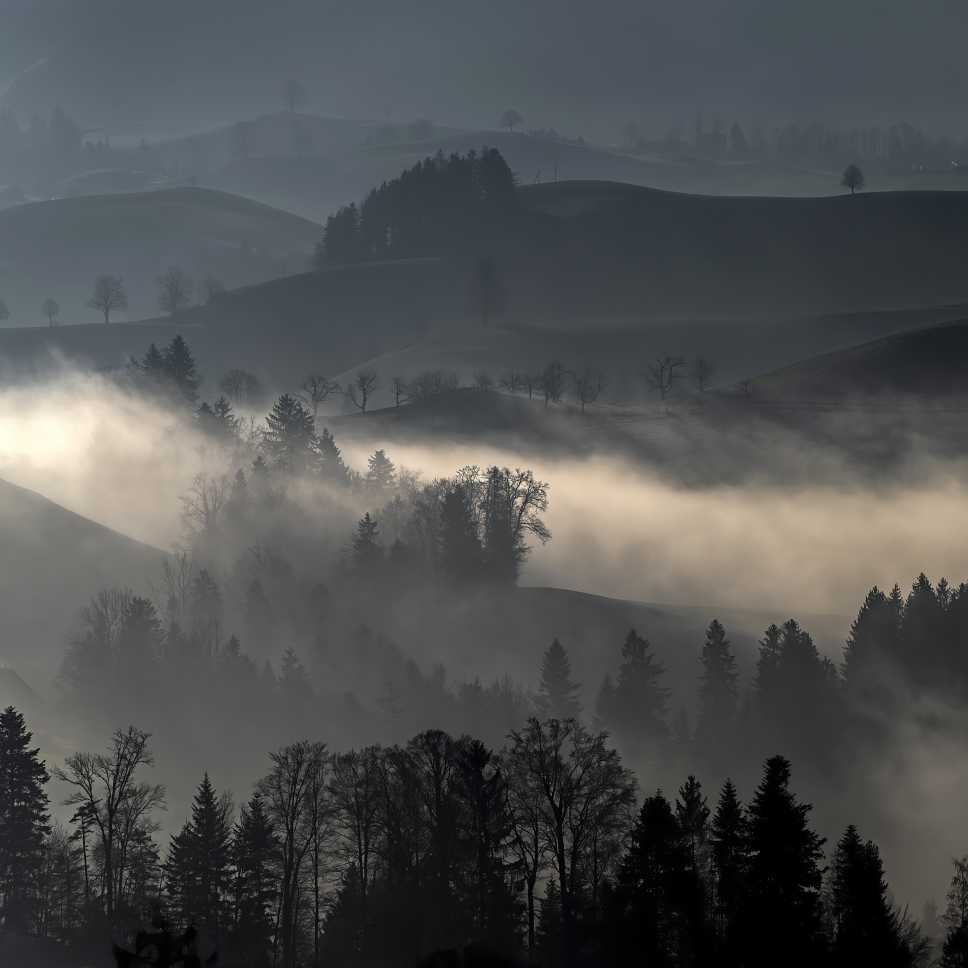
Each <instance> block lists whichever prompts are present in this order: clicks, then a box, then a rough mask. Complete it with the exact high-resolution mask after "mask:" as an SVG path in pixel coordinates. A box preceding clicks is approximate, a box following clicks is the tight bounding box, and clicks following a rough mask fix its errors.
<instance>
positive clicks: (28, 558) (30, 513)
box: [0, 481, 163, 683]
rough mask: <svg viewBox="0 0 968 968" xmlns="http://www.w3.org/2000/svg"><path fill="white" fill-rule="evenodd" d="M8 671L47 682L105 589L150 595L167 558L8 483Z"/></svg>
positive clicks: (0, 641)
mask: <svg viewBox="0 0 968 968" xmlns="http://www.w3.org/2000/svg"><path fill="white" fill-rule="evenodd" d="M0 548H2V552H0V665H3V664H5V663H8V664H10V665H11V666H13V667H14V668H15V669H17V670H18V672H20V673H21V674H22V675H23V676H24V678H25V679H26V680H27V681H28V682H34V683H44V682H46V680H47V677H48V676H49V674H50V672H51V671H52V668H53V664H54V663H55V662H56V661H57V660H58V659H59V657H60V655H61V654H62V653H63V648H64V645H65V644H66V640H67V639H66V636H67V633H68V632H69V630H70V627H71V625H72V624H73V622H74V619H75V617H76V614H77V611H78V609H79V608H80V607H81V606H83V605H84V604H85V603H86V602H87V600H88V599H89V598H90V597H91V596H92V595H93V594H95V593H96V592H97V591H98V590H99V589H101V588H103V587H107V586H111V585H126V586H129V587H133V588H135V589H136V590H141V591H142V592H143V591H144V590H145V587H146V585H147V584H148V582H149V581H151V580H154V579H155V578H156V577H157V575H158V570H159V566H160V564H161V561H162V557H163V554H162V552H160V551H158V550H157V549H155V548H152V547H149V546H148V545H143V544H141V543H139V542H137V541H133V540H132V539H130V538H127V537H125V536H124V535H122V534H118V533H117V532H115V531H112V530H110V529H109V528H105V527H103V526H102V525H99V524H96V523H95V522H93V521H90V520H88V519H87V518H83V517H81V516H80V515H77V514H74V513H73V512H71V511H68V510H66V509H65V508H62V507H60V506H59V505H57V504H54V503H53V502H51V501H48V500H47V499H46V498H44V497H42V496H41V495H39V494H36V493H34V492H33V491H28V490H26V489H24V488H21V487H17V486H15V485H13V484H9V483H7V482H6V481H0Z"/></svg>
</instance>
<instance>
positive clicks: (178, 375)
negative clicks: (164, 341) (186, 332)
mask: <svg viewBox="0 0 968 968" xmlns="http://www.w3.org/2000/svg"><path fill="white" fill-rule="evenodd" d="M162 355H163V358H164V372H165V377H166V378H167V380H168V382H169V384H170V385H171V387H172V388H173V389H174V391H175V392H176V393H177V394H178V396H180V397H181V398H182V399H183V400H184V401H185V402H186V403H190V404H194V403H195V402H196V401H197V400H198V372H197V370H196V368H195V359H194V357H193V356H192V354H191V350H189V348H188V344H187V343H186V342H185V340H184V338H183V337H182V336H181V334H178V335H177V336H175V337H174V338H173V339H172V341H171V342H170V343H169V344H168V345H167V346H166V347H165V351H164V353H163V354H162Z"/></svg>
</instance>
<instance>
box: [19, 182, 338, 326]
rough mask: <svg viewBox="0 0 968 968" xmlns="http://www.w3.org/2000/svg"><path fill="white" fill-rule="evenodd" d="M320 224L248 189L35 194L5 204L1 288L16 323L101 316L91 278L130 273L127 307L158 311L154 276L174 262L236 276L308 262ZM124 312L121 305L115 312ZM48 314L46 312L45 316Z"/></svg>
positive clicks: (260, 275) (192, 270)
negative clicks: (244, 193) (45, 307)
mask: <svg viewBox="0 0 968 968" xmlns="http://www.w3.org/2000/svg"><path fill="white" fill-rule="evenodd" d="M320 231H321V230H320V228H319V226H317V225H316V224H315V223H313V222H309V221H307V220H305V219H302V218H299V217H298V216H295V215H291V214H290V213H288V212H282V211H279V210H276V209H272V208H270V207H268V206H266V205H261V204H259V203H258V202H253V201H251V200H250V199H247V198H241V197H239V196H233V195H227V194H224V193H222V192H213V191H209V190H206V189H195V188H183V189H166V190H163V191H152V192H139V193H133V192H132V193H127V194H117V195H88V196H82V197H78V198H58V199H54V200H51V201H47V202H32V203H29V204H26V205H17V206H14V207H12V208H8V209H4V210H3V211H0V294H2V296H3V298H4V301H5V302H6V303H7V306H8V308H9V310H10V313H11V322H13V323H25V322H30V323H35V322H39V321H41V320H43V314H42V312H41V303H42V302H43V300H44V299H45V298H47V297H52V298H54V299H56V300H57V301H58V302H59V304H60V309H61V320H62V321H63V322H81V321H84V320H95V319H98V318H99V316H98V312H97V311H96V310H94V309H91V308H90V307H88V305H87V301H88V299H89V297H90V295H91V290H92V287H93V282H94V278H95V276H96V275H98V274H101V273H110V274H112V275H117V276H121V277H123V279H124V283H125V288H126V290H127V294H128V317H129V318H137V317H143V316H149V315H153V314H154V313H155V312H156V311H157V301H156V297H157V290H156V286H155V277H156V276H157V275H158V274H160V273H162V272H164V271H165V270H166V269H167V268H168V267H169V266H171V265H177V266H180V267H181V268H182V269H183V270H185V271H186V272H188V273H189V274H192V275H194V276H196V277H197V278H199V279H201V278H202V277H204V276H205V275H214V276H217V277H218V278H219V279H220V280H221V281H222V282H223V283H224V284H226V285H230V286H238V285H241V284H243V283H247V282H257V281H262V280H264V279H268V278H272V277H274V276H278V275H282V274H284V273H285V272H287V271H301V270H303V269H305V267H306V265H307V262H308V260H309V256H310V254H311V252H312V248H313V245H314V244H315V242H316V241H317V240H318V238H319V234H320ZM117 315H119V316H120V315H122V314H120V313H119V314H117ZM45 322H46V320H45Z"/></svg>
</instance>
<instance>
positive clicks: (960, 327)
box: [752, 319, 968, 404]
mask: <svg viewBox="0 0 968 968" xmlns="http://www.w3.org/2000/svg"><path fill="white" fill-rule="evenodd" d="M752 389H753V393H754V395H755V398H757V399H759V400H762V401H763V402H770V401H780V402H790V403H797V402H799V403H810V402H817V403H825V402H826V403H836V402H839V401H846V400H849V399H851V398H855V399H860V398H864V397H875V396H878V397H893V398H908V400H909V401H910V402H912V403H914V402H917V403H921V404H928V403H931V402H935V403H937V402H944V401H951V400H952V399H953V398H960V399H961V400H965V399H968V320H965V319H963V320H961V321H959V322H956V323H952V324H949V325H944V326H934V327H930V328H927V329H919V330H915V331H912V332H905V333H897V334H894V335H892V336H886V337H884V338H882V339H877V340H873V341H871V342H867V343H862V344H860V345H858V346H852V347H850V348H848V349H842V350H839V351H837V352H832V353H825V354H823V355H821V356H816V357H813V358H811V359H808V360H804V361H802V362H799V363H795V364H794V365H792V366H787V367H784V368H782V369H779V370H776V371H774V372H771V373H767V374H764V375H763V376H760V377H757V378H756V379H755V380H753V381H752Z"/></svg>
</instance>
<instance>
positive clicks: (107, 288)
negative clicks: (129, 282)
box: [87, 275, 128, 324]
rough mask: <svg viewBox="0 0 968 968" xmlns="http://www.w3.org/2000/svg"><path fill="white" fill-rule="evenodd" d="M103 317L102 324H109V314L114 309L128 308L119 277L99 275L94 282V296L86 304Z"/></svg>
mask: <svg viewBox="0 0 968 968" xmlns="http://www.w3.org/2000/svg"><path fill="white" fill-rule="evenodd" d="M87 304H88V306H90V307H91V309H96V310H98V312H100V313H102V314H103V316H104V322H105V323H106V324H107V323H110V322H111V313H113V312H114V311H115V310H116V309H127V308H128V294H127V293H126V292H125V291H124V283H123V282H122V280H121V277H120V276H109V275H101V276H98V277H97V279H95V280H94V294H93V295H92V296H91V298H90V299H89V300H88V302H87Z"/></svg>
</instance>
